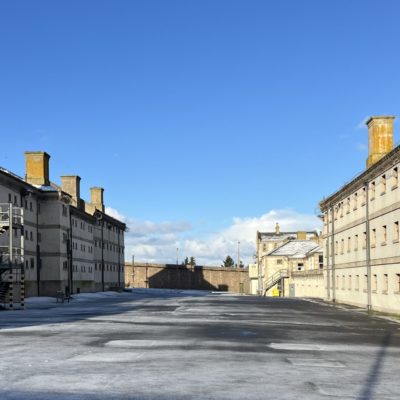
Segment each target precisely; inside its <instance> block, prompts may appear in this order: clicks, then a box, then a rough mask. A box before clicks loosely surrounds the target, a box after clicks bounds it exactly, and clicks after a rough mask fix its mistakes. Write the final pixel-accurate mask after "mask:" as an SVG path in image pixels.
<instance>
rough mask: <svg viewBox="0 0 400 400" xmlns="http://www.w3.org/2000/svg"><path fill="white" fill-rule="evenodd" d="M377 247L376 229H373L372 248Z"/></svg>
mask: <svg viewBox="0 0 400 400" xmlns="http://www.w3.org/2000/svg"><path fill="white" fill-rule="evenodd" d="M375 246H376V229H372V234H371V247H375Z"/></svg>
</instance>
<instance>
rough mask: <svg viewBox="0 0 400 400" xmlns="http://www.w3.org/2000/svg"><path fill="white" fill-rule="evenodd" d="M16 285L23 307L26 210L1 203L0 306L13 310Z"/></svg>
mask: <svg viewBox="0 0 400 400" xmlns="http://www.w3.org/2000/svg"><path fill="white" fill-rule="evenodd" d="M18 231H19V232H20V233H19V234H18ZM16 283H17V284H18V285H19V287H20V299H19V300H20V303H21V306H22V307H23V306H24V298H25V292H24V210H23V208H22V207H17V206H15V205H13V204H12V203H0V306H1V305H2V306H3V308H10V309H12V308H13V306H14V294H15V293H14V289H15V287H14V285H15V284H16ZM7 305H8V307H7Z"/></svg>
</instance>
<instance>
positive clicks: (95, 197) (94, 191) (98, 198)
mask: <svg viewBox="0 0 400 400" xmlns="http://www.w3.org/2000/svg"><path fill="white" fill-rule="evenodd" d="M103 193H104V189H103V188H101V187H92V188H90V203H91V204H92V205H93V206H95V207H96V208H97V209H98V210H100V211H101V212H104V202H103Z"/></svg>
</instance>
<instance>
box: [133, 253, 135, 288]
mask: <svg viewBox="0 0 400 400" xmlns="http://www.w3.org/2000/svg"><path fill="white" fill-rule="evenodd" d="M134 266H135V255H134V254H132V287H135V269H134Z"/></svg>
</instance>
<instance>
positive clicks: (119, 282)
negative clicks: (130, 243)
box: [117, 228, 121, 287]
mask: <svg viewBox="0 0 400 400" xmlns="http://www.w3.org/2000/svg"><path fill="white" fill-rule="evenodd" d="M117 229H118V232H117V234H118V286H119V287H121V254H120V251H119V244H120V241H119V232H120V229H119V228H117Z"/></svg>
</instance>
